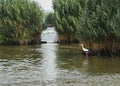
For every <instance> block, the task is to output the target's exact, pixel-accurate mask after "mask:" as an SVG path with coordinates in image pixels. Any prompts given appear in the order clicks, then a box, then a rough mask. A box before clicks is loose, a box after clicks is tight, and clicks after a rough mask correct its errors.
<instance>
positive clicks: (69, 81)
mask: <svg viewBox="0 0 120 86" xmlns="http://www.w3.org/2000/svg"><path fill="white" fill-rule="evenodd" d="M119 64H120V58H119V57H116V58H106V57H89V58H88V60H86V59H85V57H84V55H81V54H80V49H79V47H78V45H58V44H41V45H36V46H0V86H120V66H119Z"/></svg>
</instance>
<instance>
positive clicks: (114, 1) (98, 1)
mask: <svg viewBox="0 0 120 86" xmlns="http://www.w3.org/2000/svg"><path fill="white" fill-rule="evenodd" d="M80 3H81V7H82V15H81V17H80V22H79V24H80V26H79V29H78V35H79V38H80V40H81V41H84V42H86V43H87V44H88V46H89V47H91V48H92V49H93V50H97V51H99V52H101V53H105V54H109V55H110V54H119V52H120V45H119V43H120V2H119V0H85V2H84V4H83V1H82V0H80Z"/></svg>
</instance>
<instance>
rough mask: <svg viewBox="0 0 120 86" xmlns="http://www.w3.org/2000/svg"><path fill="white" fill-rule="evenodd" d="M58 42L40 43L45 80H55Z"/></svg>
mask: <svg viewBox="0 0 120 86" xmlns="http://www.w3.org/2000/svg"><path fill="white" fill-rule="evenodd" d="M57 50H58V44H42V45H41V48H40V52H41V53H42V58H43V60H42V64H41V66H42V70H43V71H42V72H43V74H44V75H45V76H44V78H45V80H46V79H47V80H55V79H56V78H57V68H56V66H57V64H56V58H57V56H56V53H57Z"/></svg>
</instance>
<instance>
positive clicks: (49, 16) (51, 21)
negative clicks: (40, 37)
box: [45, 13, 55, 26]
mask: <svg viewBox="0 0 120 86" xmlns="http://www.w3.org/2000/svg"><path fill="white" fill-rule="evenodd" d="M45 24H46V25H47V26H55V15H54V13H48V14H47V16H46V18H45Z"/></svg>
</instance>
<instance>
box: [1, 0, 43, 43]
mask: <svg viewBox="0 0 120 86" xmlns="http://www.w3.org/2000/svg"><path fill="white" fill-rule="evenodd" d="M41 29H42V10H41V8H40V7H39V6H38V5H37V4H36V3H35V2H32V1H30V0H1V1H0V44H31V43H32V44H33V43H38V42H39V41H40V37H39V35H40V32H41Z"/></svg>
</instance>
